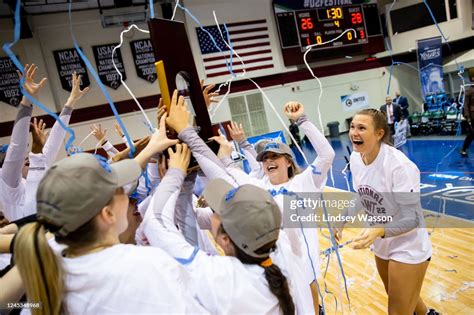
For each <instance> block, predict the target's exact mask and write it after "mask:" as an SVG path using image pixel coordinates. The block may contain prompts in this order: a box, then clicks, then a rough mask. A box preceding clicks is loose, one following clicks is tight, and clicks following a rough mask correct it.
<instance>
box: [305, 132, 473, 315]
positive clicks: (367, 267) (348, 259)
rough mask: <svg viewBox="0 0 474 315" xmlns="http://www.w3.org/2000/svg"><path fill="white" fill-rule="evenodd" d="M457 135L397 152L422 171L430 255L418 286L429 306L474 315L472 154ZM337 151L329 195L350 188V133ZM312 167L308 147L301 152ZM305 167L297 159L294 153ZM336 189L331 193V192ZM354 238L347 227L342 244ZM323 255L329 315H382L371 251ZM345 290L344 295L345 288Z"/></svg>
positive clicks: (382, 296) (412, 142)
mask: <svg viewBox="0 0 474 315" xmlns="http://www.w3.org/2000/svg"><path fill="white" fill-rule="evenodd" d="M462 141H463V138H462V137H453V136H450V137H415V138H410V139H408V142H407V143H406V144H405V145H403V146H402V147H401V148H400V150H402V151H403V152H404V153H405V154H406V155H407V156H408V157H409V158H410V159H411V160H412V161H413V162H415V163H416V165H418V168H419V169H420V172H421V196H422V197H421V198H422V205H423V208H424V209H425V213H424V215H425V218H426V221H427V226H429V232H430V235H431V240H432V243H433V256H432V259H431V263H430V265H429V267H428V271H427V274H426V277H425V281H424V284H423V288H422V297H423V299H424V301H425V303H426V304H427V306H428V307H430V308H435V309H436V310H437V311H439V312H441V313H442V314H474V148H471V149H470V150H469V151H468V153H469V154H470V156H469V157H468V158H462V157H461V156H460V154H459V150H460V148H461V146H462ZM330 142H331V145H332V146H333V148H334V149H335V151H336V158H335V161H334V164H333V170H332V176H331V175H329V178H328V182H327V186H328V187H327V190H326V191H332V190H334V189H343V190H348V184H349V188H351V182H350V174H348V173H346V175H344V174H343V172H342V171H343V169H344V168H345V166H346V160H345V158H348V157H349V152H348V148H349V149H351V145H350V141H349V139H348V137H347V134H343V135H341V136H340V137H338V138H331V139H330ZM303 150H304V152H305V154H306V155H307V157H308V159H309V160H310V161H311V160H312V159H313V158H314V156H315V153H314V151H313V149H312V148H308V147H307V146H304V148H303ZM296 155H297V159H298V160H299V161H302V158H301V155H299V154H298V153H296ZM332 187H334V188H332ZM358 233H359V230H357V229H345V230H344V234H343V240H342V243H344V242H345V241H347V240H350V239H351V238H353V237H354V236H356V235H357V234H358ZM325 236H327V230H325V231H324V230H323V231H320V247H321V250H324V249H327V248H329V247H330V246H331V245H330V241H329V239H328V238H327V237H325ZM339 254H340V258H341V262H342V267H343V270H344V273H343V272H342V271H341V265H340V264H339V262H338V259H337V257H336V254H335V253H332V254H331V255H330V256H324V258H322V262H321V270H322V273H323V275H322V276H321V277H320V278H319V279H318V282H319V285H320V288H321V292H322V294H323V296H324V302H325V307H326V313H327V314H386V305H387V295H386V293H385V290H384V287H383V284H382V281H381V280H380V277H379V275H378V273H377V270H376V267H375V260H374V255H373V253H372V252H371V250H370V249H366V250H353V249H351V248H350V247H348V246H347V247H346V246H345V247H342V248H341V249H340V250H339ZM346 286H347V295H346V290H345V288H346Z"/></svg>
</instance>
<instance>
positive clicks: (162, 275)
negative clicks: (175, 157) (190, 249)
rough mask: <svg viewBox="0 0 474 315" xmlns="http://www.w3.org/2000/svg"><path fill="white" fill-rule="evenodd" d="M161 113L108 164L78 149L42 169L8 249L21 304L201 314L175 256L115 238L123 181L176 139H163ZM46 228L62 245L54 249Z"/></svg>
mask: <svg viewBox="0 0 474 315" xmlns="http://www.w3.org/2000/svg"><path fill="white" fill-rule="evenodd" d="M164 119H165V117H163V118H162V120H161V124H160V130H159V132H158V131H156V132H155V134H154V135H153V136H152V137H151V139H150V142H149V144H148V146H147V147H146V148H145V149H144V150H143V151H142V152H141V153H140V154H139V155H138V156H137V157H136V158H135V159H133V160H124V161H120V162H117V163H115V164H111V165H109V164H107V163H106V162H105V161H104V160H102V159H100V158H99V157H98V156H95V155H92V154H86V153H80V154H76V155H73V156H70V157H68V158H66V159H64V160H61V161H59V162H57V163H55V164H54V165H53V166H52V167H51V168H50V169H49V170H48V171H47V173H46V175H45V176H44V178H43V179H42V180H41V183H40V185H39V188H38V192H37V216H38V222H36V223H31V224H28V225H26V226H25V227H23V228H22V229H21V230H20V232H19V233H18V235H17V237H16V241H15V248H14V257H15V262H16V264H17V266H18V269H19V271H20V274H21V277H22V279H23V281H24V283H25V289H26V295H27V298H28V302H32V303H33V302H34V303H38V302H41V304H42V305H41V306H42V307H41V308H40V309H32V313H33V314H59V313H71V314H107V313H122V314H130V313H137V314H144V313H168V314H169V313H186V312H190V313H206V311H205V310H204V309H203V308H202V307H201V306H200V305H199V303H198V302H196V300H195V299H194V298H193V296H192V295H191V294H189V293H188V292H187V290H186V286H187V285H188V283H189V278H188V274H187V273H186V272H185V270H184V269H183V268H182V267H181V266H180V265H179V264H178V262H176V261H175V260H174V259H172V258H171V257H169V256H168V255H167V254H166V253H164V252H163V251H162V250H160V249H157V248H151V247H138V246H133V245H126V244H120V243H119V235H120V234H121V233H122V232H123V231H124V230H125V229H126V228H127V224H128V223H127V215H126V214H127V207H128V195H127V193H128V192H129V191H130V188H131V185H130V184H131V183H134V182H136V180H137V179H138V177H139V176H140V174H141V172H142V169H143V168H144V167H145V165H146V163H147V162H148V160H149V159H150V158H151V157H152V156H153V155H155V154H157V153H159V152H162V151H163V150H165V149H166V148H167V147H168V146H170V145H173V144H175V143H176V142H177V140H169V139H168V138H167V137H166V131H165V121H164ZM127 190H128V191H127ZM46 231H50V232H51V233H53V234H54V236H55V240H56V242H57V243H59V244H64V245H66V247H65V249H64V250H62V251H59V252H56V253H55V251H53V250H52V248H51V247H50V245H49V244H48V241H47V239H46V237H45V233H46ZM137 266H139V268H137Z"/></svg>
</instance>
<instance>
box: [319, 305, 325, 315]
mask: <svg viewBox="0 0 474 315" xmlns="http://www.w3.org/2000/svg"><path fill="white" fill-rule="evenodd" d="M319 315H324V311H323V307H322V306H321V304H320V305H319Z"/></svg>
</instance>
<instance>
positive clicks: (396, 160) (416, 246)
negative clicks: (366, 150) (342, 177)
mask: <svg viewBox="0 0 474 315" xmlns="http://www.w3.org/2000/svg"><path fill="white" fill-rule="evenodd" d="M350 165H351V172H352V182H353V186H354V189H355V191H356V192H358V193H359V196H362V197H364V198H366V197H367V196H369V195H371V194H372V195H375V194H378V195H380V196H383V197H384V198H383V200H382V202H381V205H380V206H381V207H382V208H384V209H385V211H386V213H385V214H386V215H387V216H392V217H393V221H394V222H399V221H400V220H401V219H402V218H403V217H404V216H405V214H406V213H408V214H409V215H413V217H417V218H418V219H419V220H420V225H419V226H422V227H423V226H424V220H423V213H422V208H421V203H420V196H419V194H416V193H419V192H420V171H419V170H418V167H417V166H416V165H415V164H414V163H413V162H412V161H410V160H409V159H408V158H407V157H406V156H405V155H404V154H403V153H402V152H401V151H399V150H397V149H395V148H394V147H392V146H389V145H387V144H385V143H382V145H381V147H380V151H379V154H378V155H377V158H376V159H375V160H374V161H373V162H372V163H371V164H369V165H365V164H364V162H363V160H362V157H361V154H360V153H358V152H352V154H351V159H350ZM410 192H411V193H414V194H408V193H410ZM392 193H393V194H392ZM364 211H365V212H366V213H367V214H369V215H371V214H372V213H371V212H370V211H369V210H368V209H365V208H364ZM404 212H405V214H404ZM388 224H390V223H388ZM374 251H375V255H377V257H380V258H382V259H385V260H390V259H392V260H396V261H399V262H402V263H407V264H418V263H421V262H423V261H425V260H427V259H428V258H430V257H431V253H432V252H431V241H430V238H429V236H428V232H427V231H426V229H425V228H414V229H412V230H410V231H409V232H407V233H404V234H401V235H397V236H393V237H385V238H383V239H382V238H381V239H377V240H376V241H375V243H374Z"/></svg>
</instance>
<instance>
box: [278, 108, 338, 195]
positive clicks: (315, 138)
mask: <svg viewBox="0 0 474 315" xmlns="http://www.w3.org/2000/svg"><path fill="white" fill-rule="evenodd" d="M284 112H285V114H286V116H287V117H288V118H289V119H292V120H294V121H296V123H297V124H298V126H299V128H300V130H303V132H304V133H305V134H306V136H307V137H308V139H309V141H310V142H311V145H312V146H313V148H314V149H315V151H316V153H317V157H316V159H315V160H314V161H313V163H311V165H310V166H309V167H308V169H307V170H306V171H305V172H310V171H311V172H312V178H313V182H314V184H315V186H316V187H318V188H319V189H322V188H323V186H324V184H325V183H326V179H327V173H328V170H329V168H330V167H331V165H332V162H333V161H334V157H335V156H336V153H335V152H334V149H333V148H332V147H331V145H330V144H329V142H328V140H327V139H326V137H325V136H324V135H323V134H322V133H321V132H320V131H319V130H318V128H316V126H315V125H314V124H313V123H312V122H310V121H309V119H308V117H307V116H306V115H305V114H304V107H303V105H302V104H300V103H297V102H289V103H287V104H286V105H285V108H284Z"/></svg>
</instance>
